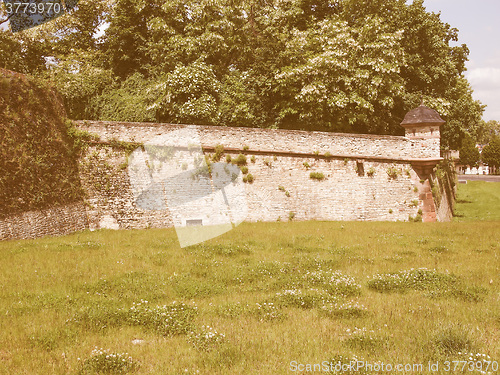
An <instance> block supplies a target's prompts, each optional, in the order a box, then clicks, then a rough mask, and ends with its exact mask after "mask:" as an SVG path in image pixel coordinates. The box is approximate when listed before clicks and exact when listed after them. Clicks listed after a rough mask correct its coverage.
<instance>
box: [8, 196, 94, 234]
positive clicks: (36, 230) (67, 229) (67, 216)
mask: <svg viewBox="0 0 500 375" xmlns="http://www.w3.org/2000/svg"><path fill="white" fill-rule="evenodd" d="M86 228H87V214H86V210H85V206H84V204H83V203H74V204H69V205H64V206H57V207H52V208H49V209H46V210H41V211H29V212H24V213H22V214H18V215H14V216H11V217H8V218H6V219H2V220H0V240H12V239H28V238H39V237H44V236H59V235H64V234H69V233H73V232H76V231H79V230H84V229H86Z"/></svg>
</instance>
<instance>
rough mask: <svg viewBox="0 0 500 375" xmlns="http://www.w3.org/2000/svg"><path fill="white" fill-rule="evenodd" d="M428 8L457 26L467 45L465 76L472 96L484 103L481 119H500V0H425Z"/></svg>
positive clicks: (463, 41)
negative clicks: (467, 58) (467, 54)
mask: <svg viewBox="0 0 500 375" xmlns="http://www.w3.org/2000/svg"><path fill="white" fill-rule="evenodd" d="M424 5H425V7H426V8H427V10H428V11H432V12H436V13H437V12H439V11H440V12H441V20H442V21H444V22H446V23H448V24H450V26H451V27H454V28H457V29H458V30H459V34H458V43H459V44H462V43H465V44H467V47H469V50H470V53H469V61H468V62H467V64H466V66H467V71H466V72H465V76H466V77H467V79H468V80H469V82H470V84H471V86H472V89H473V90H474V94H473V97H474V99H476V100H479V101H481V103H483V104H486V105H487V107H486V110H485V112H484V116H483V119H484V120H486V121H489V120H497V121H500V22H499V20H498V18H499V15H500V0H474V1H471V0H424Z"/></svg>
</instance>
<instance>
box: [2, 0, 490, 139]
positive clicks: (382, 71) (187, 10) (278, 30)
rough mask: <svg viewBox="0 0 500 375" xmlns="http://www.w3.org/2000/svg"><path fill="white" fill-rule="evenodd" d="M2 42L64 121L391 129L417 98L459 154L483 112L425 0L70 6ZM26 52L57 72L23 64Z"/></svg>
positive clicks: (462, 49) (90, 2)
mask: <svg viewBox="0 0 500 375" xmlns="http://www.w3.org/2000/svg"><path fill="white" fill-rule="evenodd" d="M103 24H105V25H109V27H108V28H107V29H106V31H105V32H104V33H103V34H102V35H101V36H100V37H99V38H97V37H96V32H98V30H99V27H101V26H102V25H103ZM0 37H3V38H4V39H5V38H6V37H8V38H9V43H6V47H0V48H5V49H8V51H9V52H8V53H9V56H10V57H9V58H8V60H9V61H7V62H3V61H2V60H0V63H2V64H4V66H8V67H9V69H15V68H16V66H19V70H21V71H31V72H38V71H43V70H47V69H52V74H48V73H44V74H45V76H47V77H51V78H52V79H53V80H55V82H56V84H57V85H58V86H59V87H60V88H61V91H62V92H63V95H64V96H65V98H66V101H67V104H68V106H69V108H71V110H70V112H71V114H72V116H73V117H76V118H83V117H87V118H89V119H92V118H93V119H103V120H106V119H120V120H132V119H137V118H144V119H155V120H157V121H171V122H182V123H196V124H221V125H230V126H252V127H278V128H288V129H305V130H325V131H347V132H369V133H380V134H403V129H402V128H401V127H400V126H399V123H400V122H401V121H402V119H403V118H404V115H405V114H406V112H408V111H409V110H410V109H412V108H414V107H416V106H418V104H419V103H420V100H421V98H422V97H424V100H425V104H426V105H428V106H429V107H432V108H434V109H436V110H437V111H438V112H439V113H440V114H441V115H442V117H443V118H444V119H445V120H446V121H447V123H446V124H445V125H444V127H443V129H442V147H444V148H447V147H450V148H455V149H457V148H459V146H460V145H461V142H462V139H463V137H464V135H465V133H471V134H475V133H476V132H477V128H478V124H479V123H480V120H481V116H482V113H483V110H484V106H483V105H481V103H479V102H478V101H475V100H474V99H473V96H472V94H473V93H472V89H471V87H470V85H469V83H468V82H467V80H466V79H465V77H464V71H465V62H466V61H467V56H468V53H469V51H468V49H467V46H465V45H463V44H462V45H460V44H458V43H457V42H458V30H457V29H455V28H452V27H451V26H450V25H448V24H446V23H444V22H443V21H441V19H440V15H439V14H435V13H430V12H427V11H426V9H425V7H424V4H423V0H414V1H413V2H412V3H411V4H408V3H407V2H406V1H405V0H286V1H285V0H240V1H234V0H220V1H213V0H150V1H145V0H139V1H134V0H114V1H112V0H81V1H80V2H79V4H78V6H77V8H76V9H75V11H73V12H72V13H70V14H68V15H64V16H62V17H59V18H58V19H57V20H55V21H54V22H51V23H49V24H46V25H42V26H40V27H38V28H35V29H32V30H27V31H24V32H22V33H18V34H16V35H8V36H6V35H5V34H4V35H0ZM20 38H25V39H26V38H28V39H30V38H31V39H30V40H39V41H40V42H39V44H38V45H29V44H22V43H21V44H22V46H23V47H20V45H19V43H20V42H19V40H20ZM2 44H3V43H2ZM24 46H26V47H24ZM27 50H29V51H33V52H32V53H33V54H34V55H37V56H39V57H40V58H41V57H42V56H54V58H55V59H56V62H57V64H58V65H57V66H53V67H52V68H48V67H44V66H43V64H40V63H38V64H34V65H35V66H23V64H26V63H23V61H24V59H23V54H26V53H27V52H26V51H27ZM0 59H1V58H0ZM33 61H36V59H34V60H33ZM75 61H76V62H78V64H80V68H78V69H68V67H70V66H74V64H75ZM94 68H95V69H94ZM58 75H60V77H61V78H57V76H58ZM70 75H74V76H75V77H73V78H71V77H70ZM78 76H82V77H80V78H78ZM67 81H70V82H73V83H72V84H70V85H69V86H68V83H67ZM139 81H141V82H139ZM77 82H78V84H77ZM69 87H71V89H68V88H69ZM119 93H126V96H127V98H129V100H126V101H125V100H123V96H122V95H121V94H119ZM76 102H78V103H76ZM72 103H73V104H72ZM127 103H129V104H130V106H131V107H132V108H131V109H128V108H121V106H127V105H128V104H127ZM113 108H115V109H114V110H113ZM132 114H134V115H132ZM129 116H131V117H129Z"/></svg>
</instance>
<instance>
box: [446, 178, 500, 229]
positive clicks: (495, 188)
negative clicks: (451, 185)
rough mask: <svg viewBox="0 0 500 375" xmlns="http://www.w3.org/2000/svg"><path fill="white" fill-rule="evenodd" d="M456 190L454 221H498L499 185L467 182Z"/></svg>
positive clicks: (499, 216)
mask: <svg viewBox="0 0 500 375" xmlns="http://www.w3.org/2000/svg"><path fill="white" fill-rule="evenodd" d="M457 189H458V190H457V205H456V208H455V220H457V221H477V220H496V221H499V220H500V183H498V182H485V181H468V182H467V184H458V187H457Z"/></svg>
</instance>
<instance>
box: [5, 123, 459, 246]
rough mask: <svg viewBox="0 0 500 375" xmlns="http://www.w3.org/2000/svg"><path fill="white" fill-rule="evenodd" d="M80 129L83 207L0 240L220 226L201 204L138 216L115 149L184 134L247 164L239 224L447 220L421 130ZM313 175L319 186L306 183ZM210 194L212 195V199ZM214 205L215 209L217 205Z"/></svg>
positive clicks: (9, 229)
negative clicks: (85, 140) (86, 140)
mask: <svg viewBox="0 0 500 375" xmlns="http://www.w3.org/2000/svg"><path fill="white" fill-rule="evenodd" d="M78 126H79V127H80V128H81V129H82V130H86V131H89V132H91V133H94V134H96V135H98V136H99V138H100V141H98V142H96V143H95V144H93V145H91V146H90V147H89V148H88V149H87V151H86V152H85V154H84V155H83V156H82V158H81V159H80V163H79V173H80V179H81V182H82V187H83V189H84V191H85V194H86V198H85V204H83V203H75V204H72V205H67V206H60V207H55V208H51V209H47V210H43V211H33V212H26V213H23V214H20V215H16V216H13V217H10V218H8V219H4V220H1V221H0V240H5V239H16V238H37V237H42V236H47V235H62V234H67V233H71V232H74V231H77V230H83V229H86V228H90V229H92V230H93V229H99V228H112V229H122V228H123V229H131V228H148V227H158V228H162V227H172V226H174V221H175V220H177V222H179V220H180V221H181V222H182V223H184V225H185V224H186V223H188V222H199V221H202V222H203V225H206V224H208V225H212V224H218V222H217V220H219V219H221V218H223V216H224V215H225V213H223V214H220V213H219V215H217V214H216V213H215V212H214V211H213V206H211V205H210V204H209V203H210V202H209V200H207V201H206V202H205V203H202V204H201V205H198V206H192V207H190V208H191V209H190V210H185V212H183V215H184V216H183V217H181V218H179V217H178V213H176V212H172V210H171V209H169V207H168V205H167V206H166V207H164V208H162V209H157V208H155V209H144V208H141V206H140V205H139V204H138V203H137V194H135V192H134V188H133V186H132V184H131V175H130V170H129V161H130V160H129V157H130V152H129V151H127V150H126V148H124V147H120V144H119V142H113V141H124V142H137V143H142V144H147V143H148V142H149V141H151V140H152V139H154V138H155V137H158V136H162V135H164V134H169V133H171V132H179V130H182V129H191V130H195V131H196V133H197V134H199V139H198V141H199V143H201V149H200V152H201V151H202V152H203V153H204V154H205V155H208V156H210V155H211V154H213V153H214V151H215V147H216V146H217V145H222V146H223V147H224V155H223V157H222V160H221V161H222V162H223V161H225V158H226V157H227V156H229V157H231V158H233V159H234V158H236V157H237V156H238V155H239V154H244V155H245V156H246V158H247V165H246V167H247V168H248V173H249V174H251V175H252V176H253V181H252V182H247V183H244V184H243V185H242V186H243V192H244V198H245V200H246V205H245V206H246V207H245V212H244V219H245V220H246V221H277V220H283V221H286V220H289V219H293V220H368V221H370V220H387V221H397V220H401V221H406V220H408V219H409V218H410V217H417V216H418V215H419V213H421V214H422V217H423V219H424V221H435V220H438V221H448V220H450V218H451V207H450V206H449V204H447V197H446V196H444V195H443V196H440V197H439V199H440V200H441V201H442V204H440V205H439V208H438V209H436V207H435V203H434V198H435V197H433V194H432V191H431V188H430V179H432V166H433V165H434V164H435V163H436V162H437V161H439V160H440V157H439V129H430V128H429V129H419V131H418V132H416V134H407V135H408V137H395V136H379V135H359V134H334V133H322V132H304V131H287V130H270V129H250V128H227V127H207V126H192V125H189V126H187V125H169V124H150V123H121V122H89V121H81V122H79V123H78ZM171 134H174V133H171ZM175 134H177V133H175ZM178 134H184V133H182V131H181V132H180V133H178ZM185 134H189V132H188V133H185ZM180 141H183V142H187V141H189V139H184V140H181V139H179V142H180ZM180 143H182V142H180ZM429 165H430V166H431V168H430V169H429ZM238 172H239V170H238ZM311 172H315V173H318V174H322V175H323V177H324V178H323V179H321V180H318V179H313V178H311ZM242 177H245V176H244V175H243V174H239V177H238V180H237V181H236V180H235V181H233V183H232V185H235V184H236V183H237V182H239V183H241V182H242ZM212 186H213V184H212ZM216 190H217V189H216V188H213V193H214V194H213V195H214V197H216V195H215V194H216V193H217V191H216ZM233 191H234V192H236V190H234V189H233ZM226 193H227V194H228V195H227V196H226V195H225V196H224V199H226V201H227V199H228V196H229V199H230V200H231V199H233V198H234V196H233V197H231V194H232V193H231V189H230V188H228V189H226ZM226 193H225V194H226ZM234 194H236V193H234ZM219 195H220V194H219ZM214 199H215V200H217V199H218V200H219V201H221V200H222V195H221V196H220V197H218V198H217V197H216V198H214ZM229 214H231V213H229ZM233 214H234V213H233ZM221 215H222V216H221ZM240 216H241V213H240ZM217 218H218V219H217ZM176 227H177V225H176Z"/></svg>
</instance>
